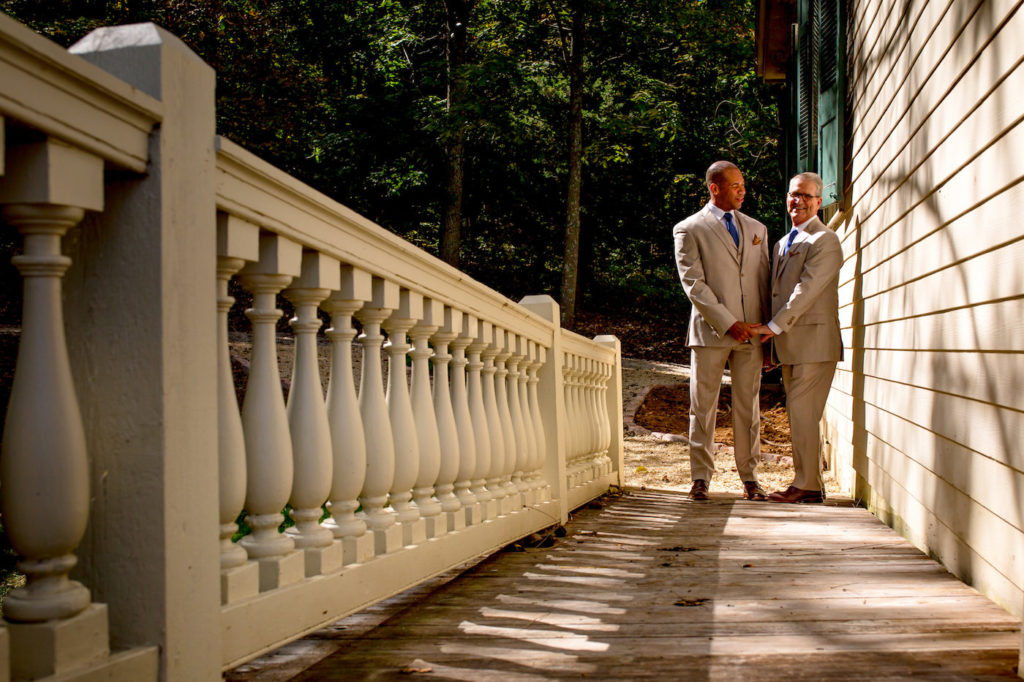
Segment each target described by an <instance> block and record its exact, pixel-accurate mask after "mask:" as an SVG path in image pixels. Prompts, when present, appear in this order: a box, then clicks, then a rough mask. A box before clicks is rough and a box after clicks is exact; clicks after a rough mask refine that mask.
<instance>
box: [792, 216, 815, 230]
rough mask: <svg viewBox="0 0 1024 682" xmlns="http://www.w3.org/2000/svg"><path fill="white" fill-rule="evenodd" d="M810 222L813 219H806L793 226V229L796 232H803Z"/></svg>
mask: <svg viewBox="0 0 1024 682" xmlns="http://www.w3.org/2000/svg"><path fill="white" fill-rule="evenodd" d="M812 220H814V218H808V219H807V220H805V221H803V222H802V223H800V224H799V225H794V226H793V229H795V230H796V231H797V232H805V231H806V230H807V226H808V225H809V224H810V223H811V221H812Z"/></svg>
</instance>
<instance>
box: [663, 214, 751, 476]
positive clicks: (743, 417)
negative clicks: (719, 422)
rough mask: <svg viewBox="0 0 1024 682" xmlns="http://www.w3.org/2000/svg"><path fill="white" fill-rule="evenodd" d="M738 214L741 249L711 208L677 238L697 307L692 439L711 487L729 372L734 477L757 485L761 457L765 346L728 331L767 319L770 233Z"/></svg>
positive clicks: (680, 263)
mask: <svg viewBox="0 0 1024 682" xmlns="http://www.w3.org/2000/svg"><path fill="white" fill-rule="evenodd" d="M733 213H734V216H735V223H736V229H737V231H738V232H739V237H740V239H739V246H737V245H736V244H735V243H733V240H732V237H731V236H730V235H729V232H728V231H727V230H726V228H725V226H724V225H723V224H722V222H721V221H720V220H718V218H716V217H715V216H714V214H712V213H711V210H710V207H709V206H705V207H704V209H703V210H701V211H700V212H699V213H696V214H694V215H692V216H690V217H689V218H687V219H686V220H684V221H682V222H680V223H679V224H678V225H676V226H675V228H674V229H673V230H672V233H673V236H674V237H675V251H676V266H677V267H678V269H679V279H680V280H681V281H682V284H683V290H684V291H685V292H686V295H687V297H689V299H690V303H691V304H692V305H693V308H692V311H691V313H690V323H689V327H688V330H687V346H689V347H690V349H691V361H690V434H689V436H690V473H691V477H692V478H693V479H694V480H696V479H704V480H705V481H710V480H711V478H712V476H713V475H714V472H715V465H714V458H713V457H712V448H713V447H714V435H715V412H716V410H717V407H718V393H719V389H720V387H721V384H722V373H723V371H724V369H725V366H726V364H728V365H729V370H730V374H731V376H732V405H733V433H734V440H735V454H736V469H737V472H738V473H739V475H740V478H741V479H742V480H744V481H756V480H757V473H756V468H757V462H758V460H759V459H760V454H761V443H760V437H759V433H760V419H759V409H758V392H759V391H760V388H761V344H760V341H759V337H757V336H755V337H754V339H753V340H752V341H751V342H750V343H740V342H739V341H737V340H736V339H734V338H733V337H731V336H729V334H728V331H729V327H731V326H732V325H733V323H735V322H737V321H743V322H749V323H753V324H756V323H759V322H763V321H764V320H766V319H767V317H768V293H769V283H768V277H769V259H768V232H767V230H766V229H765V226H764V225H762V224H761V223H760V222H758V221H756V220H754V219H753V218H751V217H749V216H746V215H744V214H742V213H740V212H739V211H734V212H733Z"/></svg>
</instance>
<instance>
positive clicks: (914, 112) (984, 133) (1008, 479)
mask: <svg viewBox="0 0 1024 682" xmlns="http://www.w3.org/2000/svg"><path fill="white" fill-rule="evenodd" d="M849 2H850V5H851V13H850V22H849V29H848V30H849V34H850V36H849V44H848V55H847V59H848V61H849V62H850V67H851V68H850V69H849V71H848V73H849V79H850V82H849V86H848V87H849V88H850V97H849V100H848V101H849V102H850V103H851V109H850V111H848V116H849V120H848V122H847V124H848V128H847V130H848V131H849V136H850V137H849V146H848V156H847V168H846V181H847V196H848V206H847V208H848V211H847V216H848V220H847V221H846V222H845V223H844V224H843V225H842V226H841V227H840V228H839V235H840V237H841V239H842V240H843V246H844V251H845V253H846V262H845V263H844V266H843V271H842V275H841V278H840V305H841V311H840V317H841V323H842V326H843V339H844V345H845V347H846V359H845V361H844V362H843V363H841V365H840V368H839V371H838V372H837V376H836V380H835V382H834V385H833V391H832V394H831V396H830V399H829V405H828V409H827V411H826V420H827V422H828V423H827V428H826V439H827V441H828V442H827V451H828V453H829V456H830V457H831V458H832V463H833V466H834V467H835V469H836V471H837V475H838V476H839V478H840V480H841V481H843V482H844V483H846V484H847V485H848V486H849V487H850V488H851V492H854V493H855V494H856V495H858V496H859V497H862V498H863V499H864V500H865V501H866V502H868V503H869V504H870V505H872V506H873V508H874V509H875V510H876V512H877V513H879V515H880V516H882V517H883V518H885V519H887V520H888V521H889V522H891V523H892V524H893V525H894V526H896V527H897V528H899V529H900V530H901V531H902V532H903V533H904V534H906V535H907V536H908V537H909V538H910V539H911V540H912V541H913V542H915V543H916V544H917V545H919V546H920V547H921V548H923V549H925V550H926V551H928V552H930V553H932V554H933V555H935V556H937V557H938V558H939V559H940V560H941V561H943V563H945V565H946V566H947V567H948V568H949V569H950V570H951V571H953V572H954V573H956V574H957V575H958V576H960V577H961V578H963V579H964V580H966V581H967V582H969V583H971V584H973V585H975V586H976V587H978V588H979V589H981V590H982V591H983V592H985V593H986V594H988V595H989V596H990V597H992V598H993V599H994V600H995V601H997V602H998V603H1000V604H1002V605H1003V606H1004V607H1006V608H1007V609H1009V610H1010V611H1011V612H1013V613H1015V614H1017V615H1020V614H1021V613H1022V611H1024V603H1022V587H1024V508H1022V504H1021V500H1022V498H1024V185H1022V184H1020V183H1021V180H1024V125H1022V120H1024V104H1022V102H1024V99H1022V93H1024V67H1022V62H1024V11H1018V10H1019V8H1020V6H1021V4H1022V3H1021V2H1019V1H1017V0H981V1H979V0H927V1H926V2H911V1H910V0H898V1H896V2H886V1H883V0H849Z"/></svg>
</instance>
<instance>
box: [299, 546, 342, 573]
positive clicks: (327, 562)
mask: <svg viewBox="0 0 1024 682" xmlns="http://www.w3.org/2000/svg"><path fill="white" fill-rule="evenodd" d="M303 553H305V555H306V577H307V578H312V577H313V576H317V575H329V574H331V573H337V572H338V571H340V570H341V567H342V565H343V564H344V561H345V550H344V549H343V548H342V546H341V545H340V544H338V543H337V542H332V543H331V544H330V545H328V546H327V547H307V548H306V549H304V550H303Z"/></svg>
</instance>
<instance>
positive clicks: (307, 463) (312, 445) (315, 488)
mask: <svg viewBox="0 0 1024 682" xmlns="http://www.w3.org/2000/svg"><path fill="white" fill-rule="evenodd" d="M340 285H341V282H340V271H339V263H338V262H337V261H336V260H334V259H332V258H330V257H327V256H322V255H321V254H318V253H316V252H314V251H306V252H305V253H303V254H302V274H301V276H300V277H299V278H298V279H296V280H295V282H294V283H293V284H292V286H291V287H290V288H289V289H287V290H285V292H284V294H285V297H286V298H288V300H290V301H291V302H292V304H294V306H295V317H294V318H292V320H291V328H292V331H293V332H294V334H295V346H294V348H295V359H294V363H293V365H292V384H291V390H289V392H288V403H287V408H286V411H287V414H288V426H289V431H290V433H291V438H292V462H293V472H294V473H293V480H292V491H291V497H290V498H289V499H288V503H289V504H290V505H291V506H292V511H291V516H292V520H294V521H295V525H294V526H293V527H292V528H289V529H288V533H289V534H290V535H291V536H292V538H293V539H294V541H295V546H296V547H298V548H300V549H308V548H316V547H329V546H330V545H331V543H332V542H333V541H334V534H333V533H332V531H331V530H330V529H328V528H325V527H323V526H321V525H320V517H321V516H322V515H323V511H322V506H323V504H324V503H325V502H326V501H327V498H328V496H329V495H330V492H331V480H332V476H333V469H334V464H333V458H334V452H333V449H332V446H331V428H330V425H329V424H328V420H327V405H326V403H325V402H324V390H323V386H322V385H321V383H320V365H319V359H318V356H317V344H316V333H317V331H318V330H319V329H320V325H321V322H320V318H319V317H317V309H318V307H319V305H320V303H322V302H323V301H324V300H326V299H327V297H328V296H329V295H330V293H331V291H332V290H334V289H337V288H338V287H339V286H340Z"/></svg>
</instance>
